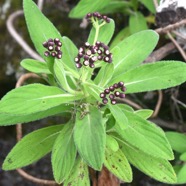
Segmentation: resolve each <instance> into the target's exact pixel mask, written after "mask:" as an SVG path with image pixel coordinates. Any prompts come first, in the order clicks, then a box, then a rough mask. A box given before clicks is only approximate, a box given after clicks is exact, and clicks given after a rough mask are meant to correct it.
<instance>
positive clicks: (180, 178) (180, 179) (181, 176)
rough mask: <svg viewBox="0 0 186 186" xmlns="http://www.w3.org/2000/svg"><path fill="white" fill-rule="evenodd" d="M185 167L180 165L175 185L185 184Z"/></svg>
mask: <svg viewBox="0 0 186 186" xmlns="http://www.w3.org/2000/svg"><path fill="white" fill-rule="evenodd" d="M185 175H186V165H184V164H183V165H182V167H181V168H180V170H179V171H178V173H177V184H184V183H186V177H185Z"/></svg>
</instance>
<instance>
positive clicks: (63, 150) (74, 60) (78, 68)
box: [0, 0, 186, 186]
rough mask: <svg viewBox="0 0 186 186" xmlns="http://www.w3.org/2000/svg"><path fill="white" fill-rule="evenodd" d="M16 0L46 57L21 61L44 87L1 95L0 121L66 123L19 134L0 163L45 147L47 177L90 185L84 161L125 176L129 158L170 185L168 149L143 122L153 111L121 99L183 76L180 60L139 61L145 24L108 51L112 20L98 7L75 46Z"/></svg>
mask: <svg viewBox="0 0 186 186" xmlns="http://www.w3.org/2000/svg"><path fill="white" fill-rule="evenodd" d="M23 2H24V14H25V19H26V23H27V27H28V30H29V33H30V37H31V39H32V41H33V43H34V45H35V47H36V50H37V51H38V53H39V54H40V55H41V56H42V57H43V58H44V59H45V63H41V62H39V61H36V60H33V59H25V60H23V61H22V62H21V65H22V66H23V67H24V68H25V69H27V70H29V71H31V72H34V73H37V74H39V75H40V76H41V77H42V78H44V79H45V80H46V82H47V83H48V85H43V84H39V83H37V84H30V85H25V86H22V87H20V88H17V89H15V90H12V91H10V92H9V93H7V94H6V95H5V96H4V97H3V98H2V100H1V101H0V125H1V126H7V125H12V124H16V123H20V122H21V123H27V122H30V121H34V120H38V119H42V118H45V117H48V116H52V115H57V114H61V113H69V114H70V115H71V116H70V117H69V120H68V122H67V123H65V124H59V125H54V126H50V127H46V128H43V129H39V130H36V131H34V132H32V133H30V134H28V135H26V136H25V137H24V138H23V139H22V140H21V141H20V142H18V143H17V144H16V145H15V147H14V148H13V149H12V150H11V152H10V153H9V154H8V156H7V157H6V159H5V161H4V164H3V169H4V170H12V169H17V168H20V167H23V166H26V165H29V164H31V163H33V162H35V161H37V160H38V159H40V158H42V157H43V156H44V155H46V154H47V153H49V152H52V156H51V159H52V169H53V174H54V179H55V181H56V182H57V183H62V182H64V185H68V184H69V183H71V184H72V185H81V186H83V185H86V186H87V185H89V184H90V183H89V177H88V166H90V167H92V168H93V169H94V170H98V171H99V170H101V169H102V166H103V165H104V166H105V167H106V168H107V169H108V170H109V171H110V172H112V173H113V174H114V175H116V176H117V177H118V178H119V179H121V180H123V181H125V182H131V181H132V170H131V167H130V164H132V165H134V166H135V167H137V168H138V169H139V170H141V171H142V172H144V173H145V174H147V175H149V176H151V177H153V178H154V179H157V180H159V181H161V182H165V183H175V182H176V175H175V173H174V170H173V168H172V166H171V164H170V163H169V160H172V159H173V158H174V155H173V152H172V149H171V146H170V144H169V142H168V140H167V138H166V136H165V134H164V132H163V131H162V130H161V129H160V128H159V127H157V126H156V125H155V124H153V123H152V122H150V121H148V120H147V118H149V117H150V115H151V114H152V111H151V110H145V109H142V110H138V111H134V110H133V109H132V108H131V107H130V106H128V105H125V104H121V103H120V102H122V100H123V99H125V94H129V93H135V92H144V91H150V90H157V89H165V88H169V87H172V86H176V85H179V84H181V83H183V82H185V80H186V75H185V74H186V65H185V64H184V63H182V62H179V61H160V62H154V63H151V64H142V62H143V61H144V59H145V58H146V57H147V56H148V55H149V54H150V53H151V52H152V50H153V49H154V47H155V46H156V44H157V42H158V35H157V34H156V33H155V32H154V31H152V30H146V31H142V32H139V33H136V34H134V35H132V36H130V37H128V38H127V39H125V40H124V41H122V42H120V43H118V44H117V45H116V46H115V47H113V48H112V50H110V49H109V47H108V46H107V45H108V43H109V42H110V40H111V38H112V35H113V33H114V29H115V26H114V21H113V20H112V19H109V18H108V17H106V16H105V17H102V16H101V15H100V14H99V13H94V14H88V15H87V18H88V19H90V20H91V22H92V25H93V27H92V29H91V31H90V35H89V37H88V40H87V42H85V44H84V45H83V46H82V47H80V48H79V50H78V49H77V48H76V46H75V45H74V44H73V42H72V41H71V40H70V39H69V38H67V37H65V36H61V35H60V34H59V32H58V31H57V30H56V28H55V27H54V26H53V24H52V23H51V22H50V21H49V20H48V19H47V18H46V17H45V16H44V15H43V14H42V13H41V12H40V11H39V9H38V8H37V6H36V5H35V4H34V2H33V1H32V0H24V1H23ZM51 46H52V47H51ZM46 48H47V50H49V51H46ZM38 149H39V150H38Z"/></svg>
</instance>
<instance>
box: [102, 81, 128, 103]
mask: <svg viewBox="0 0 186 186" xmlns="http://www.w3.org/2000/svg"><path fill="white" fill-rule="evenodd" d="M125 91H126V87H125V86H124V83H123V82H122V81H120V82H118V83H115V84H113V85H112V86H110V87H108V88H106V89H105V90H104V91H103V92H101V93H100V98H102V103H103V104H107V103H108V101H109V99H110V102H111V104H113V105H115V104H116V103H117V98H121V99H123V98H125V93H124V92H125Z"/></svg>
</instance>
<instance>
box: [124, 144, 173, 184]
mask: <svg viewBox="0 0 186 186" xmlns="http://www.w3.org/2000/svg"><path fill="white" fill-rule="evenodd" d="M149 148H150V147H149ZM121 150H122V152H123V153H124V154H125V156H126V157H127V159H128V161H129V162H130V163H131V164H132V165H134V166H135V167H136V168H138V169H139V170H141V171H142V172H144V173H145V174H147V175H149V176H150V177H152V178H154V179H156V180H158V181H161V182H164V183H175V182H176V174H175V172H174V170H173V168H172V166H171V164H170V163H169V162H168V161H167V160H165V159H163V158H155V157H153V156H150V155H149V154H146V153H144V152H142V151H140V150H139V149H138V148H134V147H132V146H130V145H127V144H125V143H121Z"/></svg>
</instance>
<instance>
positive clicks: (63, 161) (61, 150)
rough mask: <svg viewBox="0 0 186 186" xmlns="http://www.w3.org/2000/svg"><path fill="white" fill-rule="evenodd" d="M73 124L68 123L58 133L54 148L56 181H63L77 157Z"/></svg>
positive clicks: (53, 161)
mask: <svg viewBox="0 0 186 186" xmlns="http://www.w3.org/2000/svg"><path fill="white" fill-rule="evenodd" d="M72 134H73V125H72V124H71V123H67V124H66V125H65V126H64V128H63V129H62V130H61V132H60V134H59V135H58V137H57V139H56V141H55V144H54V146H53V149H52V169H53V174H54V178H55V181H56V182H57V183H59V184H60V183H62V182H63V181H64V180H65V179H66V178H67V177H68V176H69V175H70V171H71V170H72V167H73V166H74V163H75V159H76V154H77V150H76V146H75V144H74V140H73V135H72Z"/></svg>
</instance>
